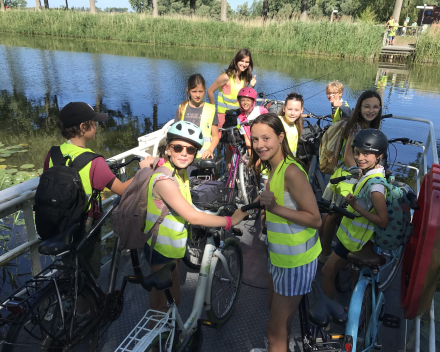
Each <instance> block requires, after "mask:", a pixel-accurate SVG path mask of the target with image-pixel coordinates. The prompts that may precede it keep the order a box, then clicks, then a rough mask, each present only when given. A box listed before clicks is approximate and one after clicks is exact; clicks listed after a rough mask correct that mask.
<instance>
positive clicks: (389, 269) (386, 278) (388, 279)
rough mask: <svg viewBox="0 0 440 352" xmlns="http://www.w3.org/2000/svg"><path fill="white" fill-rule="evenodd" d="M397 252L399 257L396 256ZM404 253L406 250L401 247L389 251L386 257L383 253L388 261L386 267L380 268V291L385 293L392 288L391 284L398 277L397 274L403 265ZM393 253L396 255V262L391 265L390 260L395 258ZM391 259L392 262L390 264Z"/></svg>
mask: <svg viewBox="0 0 440 352" xmlns="http://www.w3.org/2000/svg"><path fill="white" fill-rule="evenodd" d="M396 251H399V252H398V254H397V255H395V252H396ZM403 252H404V248H403V247H399V248H398V249H396V250H390V251H388V255H386V254H385V255H384V253H382V255H383V256H384V257H385V258H386V259H387V263H385V265H382V266H381V267H380V272H379V290H380V291H382V292H384V291H385V290H387V289H388V287H390V285H391V283H392V282H393V280H394V278H395V277H396V274H397V273H398V272H399V269H400V267H401V265H402V260H403ZM392 253H394V255H395V260H394V261H393V262H392V263H391V264H390V262H391V259H390V258H391V257H393V254H392ZM389 259H390V262H388V260H389ZM387 265H388V266H387Z"/></svg>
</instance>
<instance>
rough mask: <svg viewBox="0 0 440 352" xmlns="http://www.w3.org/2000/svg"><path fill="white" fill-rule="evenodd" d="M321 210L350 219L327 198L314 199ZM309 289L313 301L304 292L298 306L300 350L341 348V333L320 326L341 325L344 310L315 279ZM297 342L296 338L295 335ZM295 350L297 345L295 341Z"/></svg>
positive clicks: (335, 349)
mask: <svg viewBox="0 0 440 352" xmlns="http://www.w3.org/2000/svg"><path fill="white" fill-rule="evenodd" d="M318 206H319V209H320V211H321V212H323V213H327V212H330V211H332V212H337V213H339V214H341V215H344V216H348V217H350V218H352V219H354V215H353V214H351V213H349V212H348V211H347V210H345V209H342V208H339V207H337V206H335V205H333V204H331V203H330V202H327V201H318ZM252 208H261V206H260V202H259V201H258V202H255V203H252V204H249V205H246V206H244V207H242V208H241V210H243V211H248V210H249V209H252ZM312 289H313V292H314V296H315V298H316V299H315V302H314V303H313V304H312V305H311V306H310V302H309V295H308V294H307V295H304V296H303V297H302V299H301V302H300V304H299V306H298V315H299V321H300V328H301V343H302V350H303V351H304V352H312V351H334V352H341V351H342V348H341V344H340V342H339V341H340V340H341V339H342V338H343V337H344V336H343V335H341V334H334V333H326V331H325V330H324V328H325V327H327V326H328V325H329V323H330V321H333V322H334V323H336V324H338V325H343V324H344V323H345V322H346V321H347V313H346V311H345V309H344V307H343V306H342V305H340V304H339V303H337V302H335V301H333V300H331V299H330V298H328V297H327V296H326V295H325V293H324V291H323V290H322V288H321V285H320V284H319V283H318V282H317V281H313V283H312ZM295 343H297V339H295ZM296 347H297V348H298V351H299V350H300V347H299V346H298V345H297V346H296Z"/></svg>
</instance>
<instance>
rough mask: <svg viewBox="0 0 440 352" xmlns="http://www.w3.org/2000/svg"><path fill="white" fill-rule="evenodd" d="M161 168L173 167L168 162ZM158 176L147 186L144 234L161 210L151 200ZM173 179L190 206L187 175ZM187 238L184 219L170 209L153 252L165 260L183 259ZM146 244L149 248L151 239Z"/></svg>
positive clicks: (161, 226) (171, 168)
mask: <svg viewBox="0 0 440 352" xmlns="http://www.w3.org/2000/svg"><path fill="white" fill-rule="evenodd" d="M163 166H165V167H167V168H168V169H170V170H173V167H172V166H171V164H170V163H169V162H168V161H167V162H166V163H165V164H164V165H163ZM159 175H160V174H155V175H153V176H152V177H151V180H150V184H149V186H148V204H147V219H146V221H145V229H144V232H148V231H149V230H150V229H151V228H152V227H153V225H154V224H155V222H156V220H157V218H158V217H159V216H160V213H161V209H158V208H157V207H156V205H155V204H154V200H153V184H154V180H155V179H156V178H157V177H158V176H159ZM175 177H176V180H177V183H178V184H179V188H180V193H182V196H183V197H184V198H185V199H186V200H187V201H188V203H190V204H192V201H191V193H190V189H189V181H188V174H187V173H186V171H185V176H184V180H182V179H181V178H180V177H179V175H178V174H177V173H176V174H175ZM187 238H188V231H187V229H186V227H185V219H184V218H182V217H181V216H180V215H179V214H177V213H176V212H174V211H173V210H172V209H170V213H169V214H168V215H167V216H166V217H165V219H164V220H163V222H162V223H161V224H160V226H159V233H158V236H157V240H156V243H155V245H154V250H156V251H158V252H159V253H160V254H162V255H163V256H165V257H167V258H183V256H184V255H185V249H186V240H187ZM148 244H149V245H150V246H151V238H150V239H149V240H148Z"/></svg>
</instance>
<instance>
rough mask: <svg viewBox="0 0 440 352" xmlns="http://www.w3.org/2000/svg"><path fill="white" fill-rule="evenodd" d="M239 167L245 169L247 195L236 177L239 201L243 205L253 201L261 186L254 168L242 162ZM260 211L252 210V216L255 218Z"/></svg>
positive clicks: (244, 177)
mask: <svg viewBox="0 0 440 352" xmlns="http://www.w3.org/2000/svg"><path fill="white" fill-rule="evenodd" d="M239 168H242V170H243V171H242V172H243V182H244V187H245V191H246V196H244V195H243V191H242V188H241V187H240V185H238V184H237V180H238V181H239V179H236V185H237V197H238V203H240V204H242V205H248V204H251V203H253V202H254V200H255V199H256V198H257V196H258V190H259V186H258V183H257V177H256V176H255V173H254V170H252V169H251V168H248V167H246V166H244V165H242V164H240V165H239ZM258 212H259V209H253V210H250V211H249V216H250V218H252V219H255V218H256V217H257V214H258Z"/></svg>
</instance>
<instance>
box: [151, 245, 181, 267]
mask: <svg viewBox="0 0 440 352" xmlns="http://www.w3.org/2000/svg"><path fill="white" fill-rule="evenodd" d="M144 254H145V260H146V261H147V263H149V262H150V245H149V244H148V243H145V247H144ZM173 260H174V258H168V257H165V256H164V255H162V254H160V253H159V252H158V251H156V250H154V249H153V256H152V258H151V264H153V265H161V264H167V263H169V262H172V261H173Z"/></svg>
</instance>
